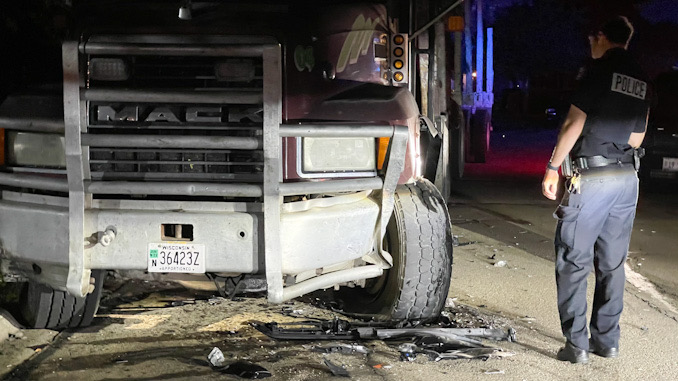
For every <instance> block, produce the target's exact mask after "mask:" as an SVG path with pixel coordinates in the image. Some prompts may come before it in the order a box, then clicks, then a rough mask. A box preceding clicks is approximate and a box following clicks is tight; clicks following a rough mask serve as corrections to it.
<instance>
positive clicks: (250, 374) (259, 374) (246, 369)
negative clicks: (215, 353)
mask: <svg viewBox="0 0 678 381" xmlns="http://www.w3.org/2000/svg"><path fill="white" fill-rule="evenodd" d="M215 370H217V371H219V372H221V373H224V374H232V375H235V376H238V377H241V378H247V379H250V380H259V379H262V378H267V377H271V376H272V374H271V372H269V371H268V370H267V369H266V368H264V367H262V366H259V365H257V364H252V363H249V362H245V361H238V362H235V363H233V364H229V365H226V366H223V367H219V368H215Z"/></svg>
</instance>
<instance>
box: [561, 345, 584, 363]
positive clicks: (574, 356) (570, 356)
mask: <svg viewBox="0 0 678 381" xmlns="http://www.w3.org/2000/svg"><path fill="white" fill-rule="evenodd" d="M558 360H560V361H569V362H571V363H573V364H586V363H588V362H589V353H588V352H587V351H585V350H583V349H579V348H577V347H575V346H574V345H573V344H572V343H570V342H569V341H568V342H567V343H566V344H565V346H564V347H562V348H561V349H560V351H558Z"/></svg>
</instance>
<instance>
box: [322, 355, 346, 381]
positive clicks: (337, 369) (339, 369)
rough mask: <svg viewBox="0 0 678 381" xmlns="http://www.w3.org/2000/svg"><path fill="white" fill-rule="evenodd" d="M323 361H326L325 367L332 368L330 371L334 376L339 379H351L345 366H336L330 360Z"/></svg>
mask: <svg viewBox="0 0 678 381" xmlns="http://www.w3.org/2000/svg"><path fill="white" fill-rule="evenodd" d="M323 360H324V361H325V365H327V367H328V368H330V371H331V372H332V374H333V375H335V376H339V377H351V375H349V374H348V371H347V370H346V368H344V367H343V366H339V365H335V364H333V363H332V362H331V361H330V360H328V359H323Z"/></svg>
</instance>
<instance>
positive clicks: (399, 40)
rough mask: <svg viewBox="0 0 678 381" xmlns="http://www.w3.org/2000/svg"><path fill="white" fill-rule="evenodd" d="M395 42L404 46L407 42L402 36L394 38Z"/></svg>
mask: <svg viewBox="0 0 678 381" xmlns="http://www.w3.org/2000/svg"><path fill="white" fill-rule="evenodd" d="M393 42H395V43H396V44H398V45H400V44H402V43H403V42H405V37H403V36H401V35H398V36H395V37H393Z"/></svg>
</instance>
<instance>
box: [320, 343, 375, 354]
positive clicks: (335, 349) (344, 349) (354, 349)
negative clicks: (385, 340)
mask: <svg viewBox="0 0 678 381" xmlns="http://www.w3.org/2000/svg"><path fill="white" fill-rule="evenodd" d="M312 350H313V352H321V353H341V354H345V355H354V354H361V355H366V354H369V353H370V350H369V349H367V347H366V346H364V345H359V344H342V343H338V344H331V345H326V346H324V347H317V346H316V347H313V349H312Z"/></svg>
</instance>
